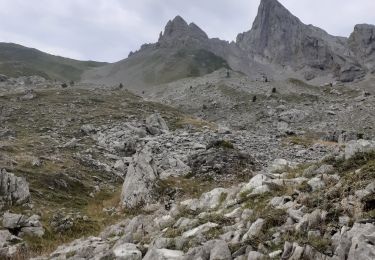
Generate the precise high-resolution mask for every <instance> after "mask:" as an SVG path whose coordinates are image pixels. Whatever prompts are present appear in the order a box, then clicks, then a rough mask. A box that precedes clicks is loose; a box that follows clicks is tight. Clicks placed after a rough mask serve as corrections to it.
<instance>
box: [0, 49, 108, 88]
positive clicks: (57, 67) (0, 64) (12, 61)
mask: <svg viewBox="0 0 375 260" xmlns="http://www.w3.org/2000/svg"><path fill="white" fill-rule="evenodd" d="M104 64H105V63H104V62H94V61H77V60H72V59H67V58H63V57H58V56H54V55H50V54H47V53H44V52H41V51H39V50H36V49H31V48H27V47H24V46H21V45H17V44H12V43H0V74H3V75H5V76H8V77H20V76H35V75H37V76H41V77H44V78H47V79H56V80H60V81H71V80H73V81H78V80H80V79H81V74H82V73H83V72H84V71H85V70H88V69H92V68H95V67H98V66H103V65H104Z"/></svg>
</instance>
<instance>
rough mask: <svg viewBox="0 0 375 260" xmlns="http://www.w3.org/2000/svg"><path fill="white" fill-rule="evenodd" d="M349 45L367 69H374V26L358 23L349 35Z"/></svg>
mask: <svg viewBox="0 0 375 260" xmlns="http://www.w3.org/2000/svg"><path fill="white" fill-rule="evenodd" d="M349 47H350V49H351V51H353V53H354V55H355V56H356V57H357V58H358V60H359V62H360V63H362V64H363V65H364V66H365V67H366V68H367V69H369V70H371V71H375V68H374V67H375V26H374V25H369V24H358V25H356V26H355V27H354V32H353V33H352V34H351V35H350V37H349Z"/></svg>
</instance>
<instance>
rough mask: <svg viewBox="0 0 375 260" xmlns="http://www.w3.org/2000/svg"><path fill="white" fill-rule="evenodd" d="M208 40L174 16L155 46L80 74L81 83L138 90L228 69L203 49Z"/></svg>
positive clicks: (147, 45) (226, 64) (214, 55)
mask: <svg viewBox="0 0 375 260" xmlns="http://www.w3.org/2000/svg"><path fill="white" fill-rule="evenodd" d="M208 40H209V39H208V37H207V35H206V33H204V32H203V31H202V30H201V29H200V28H199V27H198V26H196V25H195V24H187V23H186V22H185V21H184V20H183V19H182V18H181V17H180V16H177V17H176V18H175V19H174V20H172V21H169V22H168V24H167V25H166V27H165V31H164V34H161V35H160V39H159V41H158V42H157V43H155V44H145V45H143V46H142V47H141V50H139V51H137V52H135V53H131V54H130V55H129V57H128V58H127V59H124V60H121V61H119V62H116V63H113V64H108V65H106V66H103V67H100V68H96V69H92V70H90V71H88V72H86V73H84V75H83V80H84V81H86V82H94V83H103V84H111V85H114V84H120V83H122V84H123V85H125V87H126V88H129V89H139V88H140V87H146V86H150V85H157V84H162V83H168V82H172V81H175V80H179V79H182V78H186V77H198V76H203V75H206V74H208V73H211V72H213V71H215V70H218V69H220V68H229V65H228V63H227V62H226V60H225V59H223V58H222V57H219V56H217V55H216V54H214V53H213V52H211V51H210V50H209V49H208V48H205V47H203V43H205V42H207V41H208Z"/></svg>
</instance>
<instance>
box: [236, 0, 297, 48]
mask: <svg viewBox="0 0 375 260" xmlns="http://www.w3.org/2000/svg"><path fill="white" fill-rule="evenodd" d="M300 25H303V24H302V22H301V21H300V20H299V19H298V18H297V17H296V16H294V15H293V14H292V13H291V12H289V11H288V9H286V8H285V7H284V6H283V5H282V4H280V3H279V2H278V1H277V0H262V1H261V3H260V5H259V8H258V14H257V16H256V18H255V21H254V23H253V26H252V29H251V31H249V32H247V33H243V34H240V35H238V37H237V43H238V44H239V45H240V46H241V47H242V48H244V49H249V47H250V46H251V48H252V49H255V50H256V51H257V52H263V50H264V48H266V47H268V46H269V44H270V42H271V41H272V40H273V39H274V37H273V35H274V34H275V33H276V34H278V35H275V36H279V37H280V38H281V39H278V40H288V38H289V39H291V38H290V37H289V36H292V35H288V34H291V33H293V32H294V31H296V28H297V27H299V26H300Z"/></svg>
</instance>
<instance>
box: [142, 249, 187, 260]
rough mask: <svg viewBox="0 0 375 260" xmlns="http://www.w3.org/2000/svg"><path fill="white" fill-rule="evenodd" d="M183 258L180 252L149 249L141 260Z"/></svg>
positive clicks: (173, 259)
mask: <svg viewBox="0 0 375 260" xmlns="http://www.w3.org/2000/svg"><path fill="white" fill-rule="evenodd" d="M183 256H184V252H182V251H177V250H169V249H164V248H163V249H157V248H150V249H149V250H148V251H147V254H146V255H145V257H144V258H143V260H180V259H182V258H183Z"/></svg>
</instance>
